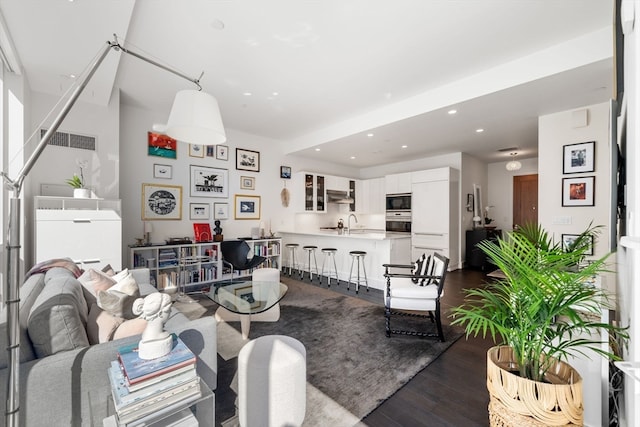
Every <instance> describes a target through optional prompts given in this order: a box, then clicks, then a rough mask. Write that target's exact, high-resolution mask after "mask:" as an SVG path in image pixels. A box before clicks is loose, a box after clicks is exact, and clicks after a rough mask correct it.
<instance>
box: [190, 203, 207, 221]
mask: <svg viewBox="0 0 640 427" xmlns="http://www.w3.org/2000/svg"><path fill="white" fill-rule="evenodd" d="M209 215H210V214H209V203H189V219H209Z"/></svg>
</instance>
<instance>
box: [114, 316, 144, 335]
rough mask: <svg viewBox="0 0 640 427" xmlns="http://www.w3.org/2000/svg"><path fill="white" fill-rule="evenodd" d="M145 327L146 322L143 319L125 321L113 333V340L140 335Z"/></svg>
mask: <svg viewBox="0 0 640 427" xmlns="http://www.w3.org/2000/svg"><path fill="white" fill-rule="evenodd" d="M146 327H147V321H146V320H144V319H140V318H136V319H129V320H125V321H124V322H123V323H122V324H121V325H120V326H118V329H116V331H115V332H114V333H113V339H114V340H119V339H120V338H125V337H131V336H133V335H140V334H142V333H143V332H144V330H145V328H146Z"/></svg>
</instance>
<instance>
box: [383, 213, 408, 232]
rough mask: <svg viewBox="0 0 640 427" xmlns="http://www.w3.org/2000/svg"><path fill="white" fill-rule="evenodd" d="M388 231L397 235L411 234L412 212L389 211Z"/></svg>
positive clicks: (387, 218) (387, 216)
mask: <svg viewBox="0 0 640 427" xmlns="http://www.w3.org/2000/svg"><path fill="white" fill-rule="evenodd" d="M385 219H386V230H387V231H392V232H396V233H411V211H395V212H390V211H387V215H386V218H385Z"/></svg>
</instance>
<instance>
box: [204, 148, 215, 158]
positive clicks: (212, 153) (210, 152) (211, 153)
mask: <svg viewBox="0 0 640 427" xmlns="http://www.w3.org/2000/svg"><path fill="white" fill-rule="evenodd" d="M204 151H205V153H206V156H207V157H215V156H216V146H215V145H207V146H206V148H205V150H204Z"/></svg>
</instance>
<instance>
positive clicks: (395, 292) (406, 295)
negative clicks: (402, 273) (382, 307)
mask: <svg viewBox="0 0 640 427" xmlns="http://www.w3.org/2000/svg"><path fill="white" fill-rule="evenodd" d="M389 296H390V299H389V304H390V305H389V307H390V308H394V309H396V310H423V311H425V310H426V311H431V310H435V309H436V298H438V286H437V285H427V286H418V285H416V284H415V283H413V282H412V281H411V279H407V278H401V277H398V278H395V279H394V280H393V284H392V287H391V289H390V295H389ZM440 296H442V295H440Z"/></svg>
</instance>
